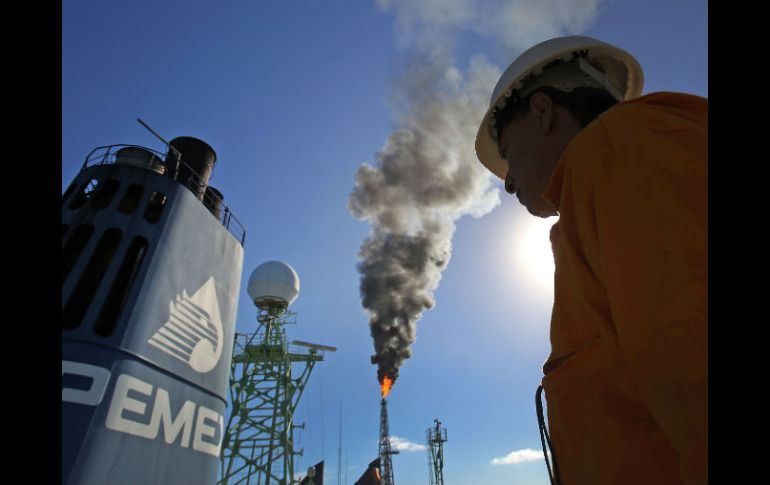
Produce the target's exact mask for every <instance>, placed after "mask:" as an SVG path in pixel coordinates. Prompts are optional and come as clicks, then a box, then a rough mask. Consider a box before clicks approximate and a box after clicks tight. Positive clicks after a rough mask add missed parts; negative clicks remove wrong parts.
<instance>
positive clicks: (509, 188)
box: [505, 170, 516, 194]
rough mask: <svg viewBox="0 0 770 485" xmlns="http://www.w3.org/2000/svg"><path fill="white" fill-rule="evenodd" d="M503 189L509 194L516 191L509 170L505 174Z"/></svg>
mask: <svg viewBox="0 0 770 485" xmlns="http://www.w3.org/2000/svg"><path fill="white" fill-rule="evenodd" d="M505 191H506V192H508V193H509V194H514V193H516V183H515V182H514V181H513V177H512V176H511V172H510V170H509V171H508V173H507V174H506V175H505Z"/></svg>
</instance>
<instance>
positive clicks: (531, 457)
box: [492, 448, 543, 465]
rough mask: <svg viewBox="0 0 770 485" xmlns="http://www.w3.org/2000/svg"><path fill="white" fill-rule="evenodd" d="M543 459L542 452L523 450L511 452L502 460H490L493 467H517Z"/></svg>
mask: <svg viewBox="0 0 770 485" xmlns="http://www.w3.org/2000/svg"><path fill="white" fill-rule="evenodd" d="M542 459H543V452H542V451H537V450H533V449H530V448H525V449H523V450H518V451H512V452H510V453H508V454H507V455H505V456H504V457H502V458H494V459H492V464H493V465H518V464H519V463H527V462H530V461H537V460H542Z"/></svg>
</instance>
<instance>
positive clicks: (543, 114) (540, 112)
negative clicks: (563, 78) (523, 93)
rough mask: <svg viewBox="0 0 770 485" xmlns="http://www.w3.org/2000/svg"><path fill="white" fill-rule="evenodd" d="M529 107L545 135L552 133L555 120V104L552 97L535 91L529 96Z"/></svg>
mask: <svg viewBox="0 0 770 485" xmlns="http://www.w3.org/2000/svg"><path fill="white" fill-rule="evenodd" d="M529 107H530V109H531V111H532V114H533V115H534V116H535V120H536V122H537V126H538V127H539V128H540V130H541V132H542V133H543V134H544V135H547V134H548V133H550V132H551V130H552V129H553V122H554V119H553V117H554V105H553V100H552V99H551V97H550V96H548V95H547V94H545V93H542V92H540V93H535V94H533V95H532V97H531V98H529Z"/></svg>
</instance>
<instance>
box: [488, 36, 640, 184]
mask: <svg viewBox="0 0 770 485" xmlns="http://www.w3.org/2000/svg"><path fill="white" fill-rule="evenodd" d="M575 54H578V56H576V55H575ZM576 57H577V59H578V61H577V63H578V64H577V65H578V67H579V70H576V69H575V68H574V67H572V68H566V67H560V66H555V67H549V68H548V69H546V70H545V71H543V67H544V66H546V65H547V64H549V63H551V62H553V61H556V60H563V61H565V62H566V61H571V60H573V59H574V58H576ZM561 66H563V64H562V65H561ZM643 82H644V77H643V75H642V68H641V66H640V65H639V63H638V62H637V61H636V59H634V58H633V56H631V54H629V53H628V52H626V51H624V50H622V49H619V48H617V47H615V46H613V45H610V44H606V43H604V42H602V41H600V40H596V39H592V38H591V37H583V36H569V37H558V38H555V39H550V40H547V41H545V42H541V43H540V44H537V45H536V46H534V47H532V48H530V49H528V50H527V51H525V52H524V53H523V54H521V55H520V56H519V57H518V58H517V59H516V60H515V61H513V63H512V64H511V65H510V66H508V69H506V70H505V72H504V73H503V75H502V76H501V77H500V80H499V81H497V85H496V86H495V90H494V91H493V92H492V99H491V101H490V103H489V109H488V110H487V113H486V115H484V119H483V120H482V122H481V126H480V127H479V131H478V134H477V135H476V155H477V156H478V157H479V160H481V163H483V164H484V166H485V167H487V168H488V169H489V170H490V171H491V172H492V173H494V174H495V175H497V176H498V177H500V178H501V179H503V180H505V175H506V173H507V172H508V163H507V162H506V161H505V160H504V159H503V158H502V157H501V156H500V152H499V149H498V146H497V133H495V126H494V125H495V122H494V117H495V114H496V113H497V112H498V111H499V110H502V109H503V108H504V107H505V104H506V102H507V101H508V99H509V98H510V97H511V95H512V94H514V93H516V96H515V98H517V99H521V98H523V97H525V96H527V95H528V94H529V93H531V92H532V91H534V90H535V89H537V88H539V87H542V86H553V87H555V88H557V89H560V90H562V91H571V90H572V89H573V88H576V87H581V86H586V87H600V88H603V89H605V90H606V91H608V92H609V93H610V94H612V95H613V96H614V97H615V98H616V99H617V100H618V101H624V100H628V99H631V98H635V97H637V96H639V95H640V94H641V93H642V84H643Z"/></svg>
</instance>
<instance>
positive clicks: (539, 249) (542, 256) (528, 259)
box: [509, 215, 558, 300]
mask: <svg viewBox="0 0 770 485" xmlns="http://www.w3.org/2000/svg"><path fill="white" fill-rule="evenodd" d="M557 220H558V218H556V217H549V218H547V219H542V218H539V217H533V216H529V215H527V216H525V217H520V218H518V220H517V223H516V224H514V225H513V230H512V231H511V234H510V238H509V241H510V246H509V247H511V248H512V249H513V251H512V252H513V261H512V262H511V264H512V265H513V266H512V267H513V268H515V271H516V273H517V277H518V278H521V280H520V281H522V282H523V284H524V286H525V287H527V288H528V289H530V290H532V293H535V294H537V296H540V297H542V298H543V299H548V300H550V299H552V298H553V275H554V263H553V252H552V251H551V241H550V238H549V234H550V230H551V227H552V226H553V225H554V224H555V223H556V222H557Z"/></svg>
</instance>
